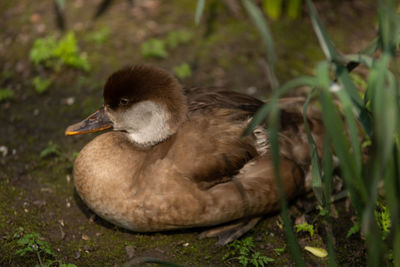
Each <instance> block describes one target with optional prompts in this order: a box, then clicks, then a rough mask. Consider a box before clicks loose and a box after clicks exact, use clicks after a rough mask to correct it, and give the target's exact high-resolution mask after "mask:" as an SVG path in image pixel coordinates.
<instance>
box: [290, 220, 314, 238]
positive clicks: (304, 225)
mask: <svg viewBox="0 0 400 267" xmlns="http://www.w3.org/2000/svg"><path fill="white" fill-rule="evenodd" d="M295 226H296V232H297V233H298V232H300V231H303V232H308V233H309V234H310V236H311V237H312V236H313V235H314V226H313V225H312V224H308V223H301V224H296V225H295Z"/></svg>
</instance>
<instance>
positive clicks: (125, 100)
mask: <svg viewBox="0 0 400 267" xmlns="http://www.w3.org/2000/svg"><path fill="white" fill-rule="evenodd" d="M128 103H129V100H128V99H126V98H121V99H120V100H119V104H120V105H121V106H126V105H128Z"/></svg>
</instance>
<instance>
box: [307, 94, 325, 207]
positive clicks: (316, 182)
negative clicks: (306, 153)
mask: <svg viewBox="0 0 400 267" xmlns="http://www.w3.org/2000/svg"><path fill="white" fill-rule="evenodd" d="M314 92H315V89H313V90H311V92H310V93H309V94H308V97H307V100H306V102H305V103H304V106H303V120H304V127H305V129H306V133H307V139H308V145H309V148H310V154H311V174H312V189H313V191H314V194H315V197H316V198H317V200H318V202H319V203H320V204H321V205H324V204H325V202H326V199H325V198H324V194H323V189H322V178H321V175H322V172H321V164H320V162H319V158H318V151H317V146H316V145H315V142H314V138H313V137H312V135H311V130H310V126H309V124H308V119H307V108H308V105H309V103H310V100H311V96H312V95H313V93H314ZM328 200H329V199H328Z"/></svg>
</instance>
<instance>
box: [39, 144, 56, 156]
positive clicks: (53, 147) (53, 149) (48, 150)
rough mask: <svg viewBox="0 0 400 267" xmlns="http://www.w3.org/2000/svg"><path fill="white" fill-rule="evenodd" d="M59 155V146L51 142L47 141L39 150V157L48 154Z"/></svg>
mask: <svg viewBox="0 0 400 267" xmlns="http://www.w3.org/2000/svg"><path fill="white" fill-rule="evenodd" d="M57 155H60V150H59V146H58V145H56V144H53V142H51V141H50V142H49V143H48V145H47V147H46V148H45V149H43V150H42V152H40V158H45V157H48V156H57Z"/></svg>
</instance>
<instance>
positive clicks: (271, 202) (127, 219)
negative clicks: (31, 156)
mask: <svg viewBox="0 0 400 267" xmlns="http://www.w3.org/2000/svg"><path fill="white" fill-rule="evenodd" d="M146 68H148V67H136V69H135V68H132V69H130V70H124V71H123V75H122V74H120V75H115V74H114V76H116V77H114V78H112V77H113V76H112V77H111V78H110V79H109V81H108V82H107V84H106V88H105V92H104V95H105V103H106V110H105V112H106V113H107V115H108V116H109V117H110V119H111V121H112V122H113V125H114V129H115V128H117V130H125V131H126V132H125V131H124V132H121V131H113V132H109V133H106V134H103V135H100V136H98V137H97V138H95V139H94V140H93V141H92V142H90V143H89V144H88V145H86V146H85V147H84V149H83V150H82V151H81V152H80V154H79V156H78V158H77V159H76V162H75V166H74V182H75V186H76V189H77V191H78V193H79V195H80V196H81V197H82V199H83V200H84V201H85V202H86V204H87V205H88V206H89V207H90V208H91V209H92V210H93V211H95V212H96V213H97V214H98V215H99V216H101V217H103V218H104V219H106V220H109V221H111V222H112V223H114V224H116V225H119V226H122V227H124V228H127V229H130V230H133V231H139V232H149V231H160V230H169V229H176V228H187V227H197V226H211V225H218V224H222V223H225V222H230V221H234V220H237V219H240V218H247V217H253V216H258V215H262V214H265V213H267V212H271V211H275V210H277V209H278V207H279V196H278V192H277V188H276V185H275V177H274V170H273V164H272V159H271V156H270V153H269V146H268V132H267V130H266V129H265V128H263V127H261V126H259V127H257V128H256V130H254V131H253V134H251V135H249V136H247V137H242V133H243V130H244V129H245V128H246V126H247V124H248V122H249V121H250V120H251V118H252V116H253V115H254V113H255V112H256V111H257V110H258V108H259V107H260V106H261V105H262V104H263V102H261V101H259V100H257V99H254V98H252V97H249V96H246V95H242V94H239V93H234V92H228V91H225V90H222V89H218V88H204V89H202V88H192V89H186V90H182V91H181V95H180V96H179V97H178V98H175V99H173V98H171V99H170V100H171V103H174V100H176V99H178V101H177V103H176V105H175V106H173V105H172V106H170V105H169V103H168V101H169V100H167V101H166V102H163V97H166V98H167V97H168V95H165V96H164V95H162V94H158V95H157V93H156V94H155V95H157V97H154V96H152V95H149V96H147V93H143V92H141V91H140V90H141V89H139V91H140V94H141V96H140V97H137V94H138V93H137V92H136V93H135V94H127V93H126V91H127V89H121V85H123V84H126V83H132V80H131V78H129V79H128V78H126V77H127V75H128V74H129V73H130V74H132V72H134V71H136V72H138V71H142V72H143V69H144V70H147V69H146ZM156 70H157V69H156ZM126 72H128V74H126ZM162 74H164V73H162ZM124 75H125V76H124ZM142 76H143V75H141V76H140V77H142ZM121 77H122V78H123V77H125V78H126V79H125V80H123V79H122V80H119V82H116V81H115V80H116V78H118V79H120V78H121ZM150 78H151V77H150ZM137 79H138V78H135V81H136V80H137ZM153 79H154V78H153ZM165 79H166V78H165ZM171 79H172V78H171ZM158 80H163V79H161V78H160V79H158ZM163 82H165V81H163ZM169 82H171V81H169ZM172 82H173V83H175V82H176V81H175V80H174V79H173V80H172ZM136 86H137V85H136ZM122 87H123V86H122ZM150 87H151V86H150ZM118 90H121V91H120V92H118ZM162 90H164V89H162ZM180 90H181V89H180ZM165 91H166V92H165V93H166V94H167V93H168V90H165ZM114 95H118V96H117V97H115V98H114ZM143 95H146V96H145V97H143ZM135 97H137V98H135ZM115 99H119V100H115ZM125 100H126V101H125ZM302 102H303V101H302V100H299V99H291V100H290V101H287V103H284V102H282V111H283V119H282V132H281V135H282V136H283V137H282V140H281V144H280V148H281V155H282V156H281V159H280V161H281V163H280V164H281V177H282V179H283V182H284V185H285V191H286V195H287V196H288V198H292V197H293V196H295V195H296V194H297V193H299V192H300V191H301V190H302V188H303V186H304V177H305V173H306V172H307V171H308V168H309V165H310V160H309V156H308V145H307V141H306V135H305V133H304V131H303V130H302V128H303V127H302V119H301V112H300V110H301V106H302ZM141 103H146V104H145V106H146V107H145V108H140V111H137V110H138V107H140V106H141ZM148 103H150V104H148ZM165 103H166V104H165ZM132 110H136V111H135V112H133V111H132ZM143 110H145V111H143ZM159 110H161V111H162V112H161V113H159ZM164 111H167V112H166V115H165V114H164ZM118 112H119V113H118ZM174 112H175V113H176V114H178V113H179V114H178V115H176V114H174ZM138 113H140V116H139V117H138V118H137V119H136V120H138V121H139V122H135V123H132V124H131V123H130V122H123V123H122V121H124V120H127V115H126V114H133V115H129V118H131V117H135V116H136V115H135V114H138ZM148 113H150V114H152V115H149V114H148ZM120 114H125V115H123V116H122V115H121V116H120ZM160 114H161V115H160ZM148 116H150V117H148ZM145 122H146V123H145ZM316 122H317V121H316V120H314V119H313V118H311V117H310V123H311V124H312V125H313V130H314V134H315V138H316V139H317V143H319V141H318V140H319V139H320V135H321V134H322V132H321V129H320V128H319V126H318V124H317V123H318V122H317V123H316ZM164 123H165V125H164ZM128 124H129V126H128ZM140 124H143V126H142V127H140V128H141V129H135V130H126V129H133V128H135V127H134V125H140ZM132 125H133V126H132ZM146 127H153V128H154V127H157V129H158V133H161V134H160V136H161V137H160V136H158V135H157V134H155V135H154V136H153V137H152V139H151V140H150V141H149V140H148V136H149V135H150V136H152V135H153V133H151V134H145V133H146V132H145V131H143V132H140V131H142V129H145V128H146ZM75 128H76V127H75ZM70 132H71V130H70ZM162 133H165V134H162Z"/></svg>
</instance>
